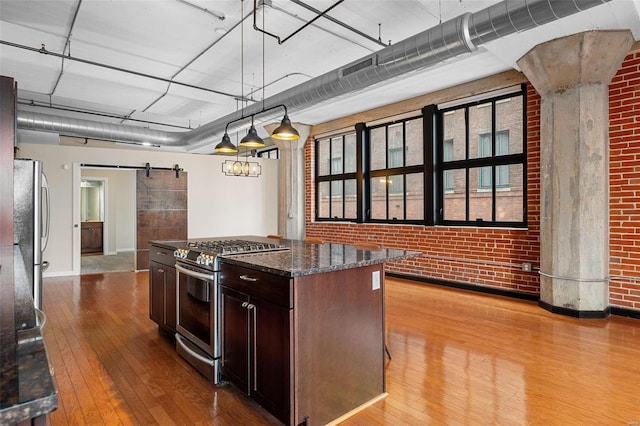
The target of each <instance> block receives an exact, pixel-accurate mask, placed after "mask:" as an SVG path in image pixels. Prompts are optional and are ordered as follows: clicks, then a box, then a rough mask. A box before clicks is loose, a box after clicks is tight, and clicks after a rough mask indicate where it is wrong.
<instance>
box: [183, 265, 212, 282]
mask: <svg viewBox="0 0 640 426" xmlns="http://www.w3.org/2000/svg"><path fill="white" fill-rule="evenodd" d="M176 270H178V271H179V272H182V273H183V274H186V275H189V276H192V277H194V278H198V279H201V280H205V281H214V279H215V277H214V276H213V274H211V275H209V274H203V273H202V272H196V271H192V270H191V269H187V268H183V267H182V266H180V265H179V264H177V263H176Z"/></svg>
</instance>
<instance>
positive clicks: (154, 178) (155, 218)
mask: <svg viewBox="0 0 640 426" xmlns="http://www.w3.org/2000/svg"><path fill="white" fill-rule="evenodd" d="M136 219H137V227H136V230H137V232H136V270H141V269H148V268H149V241H150V240H186V239H187V173H186V172H180V173H179V175H178V176H177V177H176V172H175V171H171V170H151V171H150V172H149V176H147V171H146V170H138V171H137V172H136Z"/></svg>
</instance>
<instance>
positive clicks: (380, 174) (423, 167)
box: [363, 111, 431, 225]
mask: <svg viewBox="0 0 640 426" xmlns="http://www.w3.org/2000/svg"><path fill="white" fill-rule="evenodd" d="M416 120H420V122H421V123H422V164H416V165H411V166H407V165H406V163H407V152H408V147H407V129H406V125H407V122H410V121H416ZM398 124H401V125H402V147H401V148H400V149H401V151H402V158H403V161H402V163H403V165H402V166H400V167H389V152H390V151H389V127H391V126H396V125H398ZM379 128H385V150H384V152H385V161H384V164H385V168H381V169H376V170H371V167H370V164H369V163H370V161H369V159H370V155H371V149H372V147H371V131H372V130H375V129H379ZM426 139H427V132H426V127H425V125H424V114H423V112H422V111H421V112H418V113H416V114H415V115H411V116H410V117H406V118H402V119H400V120H393V121H389V122H385V123H380V124H377V125H375V126H370V127H366V128H365V143H364V145H363V148H364V150H363V156H364V158H365V159H366V161H365V167H366V169H365V173H364V176H365V179H364V182H363V183H364V187H365V191H364V193H365V197H366V198H365V199H364V204H365V208H364V213H365V214H364V217H363V222H366V223H389V224H411V225H426V224H428V216H429V211H428V208H427V206H428V203H427V198H429V197H430V196H431V193H430V192H429V191H428V186H427V181H428V179H427V175H428V174H429V170H428V167H427V155H426V151H427V146H428V144H427V143H426ZM417 173H422V188H423V192H422V193H423V210H422V211H423V217H422V219H407V218H406V216H407V190H408V189H409V188H407V175H411V174H417ZM397 176H402V184H401V185H400V184H394V183H393V180H394V179H396V178H397ZM392 177H393V178H392ZM374 179H379V180H383V179H384V180H386V181H387V182H392V183H391V184H387V185H386V193H385V199H386V218H384V219H374V218H372V217H371V216H372V214H371V213H372V212H371V208H372V204H373V203H372V199H371V198H372V189H371V181H372V180H374ZM400 188H401V189H402V191H401V192H395V191H397V190H398V189H400ZM392 190H393V191H392ZM390 193H393V194H396V195H397V194H398V193H401V194H402V195H403V197H402V202H403V206H402V211H403V214H404V217H403V218H402V219H398V218H393V217H389V194H390Z"/></svg>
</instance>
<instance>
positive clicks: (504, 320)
mask: <svg viewBox="0 0 640 426" xmlns="http://www.w3.org/2000/svg"><path fill="white" fill-rule="evenodd" d="M43 299H44V310H45V313H46V314H47V324H46V326H45V330H44V331H45V339H46V344H47V348H48V351H49V355H50V358H51V362H52V364H53V368H54V370H55V377H56V381H57V385H58V390H59V400H60V404H59V408H58V410H56V411H55V412H53V413H52V414H51V416H50V422H51V424H52V425H67V424H90V425H100V424H107V425H113V424H141V425H152V424H158V425H169V424H179V425H182V424H214V425H259V424H262V425H269V424H277V422H276V421H275V420H274V419H273V417H271V416H270V415H269V414H267V413H266V412H264V411H263V410H262V409H261V408H260V407H258V406H256V405H255V404H253V403H251V402H250V401H248V400H247V399H245V398H244V397H243V396H242V395H241V394H240V393H239V392H238V391H236V390H235V389H234V388H233V387H231V386H227V387H219V388H216V387H214V386H213V385H211V384H210V383H208V382H207V381H206V380H205V379H204V378H203V377H201V376H200V375H199V374H198V373H196V372H195V371H194V370H193V369H192V368H191V367H190V366H189V365H187V364H186V363H185V362H184V361H183V360H182V359H181V358H180V357H179V356H178V355H177V354H176V353H175V350H174V346H173V342H172V341H171V339H169V338H168V337H167V336H166V335H164V334H163V333H161V332H159V331H158V328H157V326H156V325H155V324H154V323H153V322H152V321H151V320H150V319H149V313H148V303H149V302H148V299H149V293H148V274H147V273H146V272H141V273H133V272H117V273H108V274H94V275H82V276H79V277H58V278H47V279H45V283H44V297H43ZM386 308H387V339H388V346H389V349H390V351H391V355H392V360H390V361H389V360H386V365H387V366H386V383H387V392H388V393H389V396H388V397H387V398H385V399H383V400H382V401H380V402H378V403H376V404H374V405H373V406H371V407H369V408H367V409H366V410H365V411H363V412H361V413H359V414H357V415H356V416H354V417H351V418H350V419H348V420H346V421H345V422H344V423H343V424H344V425H425V424H434V425H441V424H447V425H476V424H479V425H490V424H491V425H494V424H495V425H528V424H531V425H574V424H575V425H626V426H638V425H640V321H638V320H634V319H628V318H621V317H610V318H608V319H606V320H577V319H574V318H568V317H564V316H559V315H554V314H551V313H549V312H547V311H545V310H543V309H541V308H540V307H538V306H537V305H536V304H535V303H531V302H526V301H519V300H514V299H508V298H501V297H496V296H488V295H481V294H475V293H469V292H464V291H460V290H454V289H447V288H442V287H437V286H431V285H425V284H421V283H415V282H411V281H404V280H397V279H391V278H387V280H386ZM381 356H382V354H381Z"/></svg>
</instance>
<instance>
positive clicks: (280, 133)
mask: <svg viewBox="0 0 640 426" xmlns="http://www.w3.org/2000/svg"><path fill="white" fill-rule="evenodd" d="M271 137H273V138H276V139H280V140H283V141H293V140H296V139H300V134H299V133H298V131H297V130H296V129H295V128H294V127H293V126H292V125H291V120H289V116H288V115H287V112H286V108H285V113H284V118H282V121H281V122H280V125H279V126H278V127H276V128H275V130H274V131H273V133H271Z"/></svg>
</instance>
